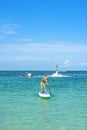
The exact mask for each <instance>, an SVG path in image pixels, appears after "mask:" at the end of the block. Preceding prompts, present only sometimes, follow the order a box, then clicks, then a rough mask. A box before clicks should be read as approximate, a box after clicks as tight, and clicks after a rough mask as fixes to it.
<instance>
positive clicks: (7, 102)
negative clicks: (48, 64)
mask: <svg viewBox="0 0 87 130" xmlns="http://www.w3.org/2000/svg"><path fill="white" fill-rule="evenodd" d="M25 72H26V71H0V130H87V71H66V72H59V73H60V74H61V75H62V76H60V77H54V76H52V74H53V73H54V72H53V71H28V72H30V73H32V74H33V77H30V78H29V77H28V78H26V77H24V76H23V74H24V73H25ZM46 74H47V75H48V80H49V85H50V92H51V98H48V99H45V98H41V97H39V95H38V93H39V90H40V81H41V79H42V77H43V76H44V75H46ZM47 91H48V92H49V88H48V86H47Z"/></svg>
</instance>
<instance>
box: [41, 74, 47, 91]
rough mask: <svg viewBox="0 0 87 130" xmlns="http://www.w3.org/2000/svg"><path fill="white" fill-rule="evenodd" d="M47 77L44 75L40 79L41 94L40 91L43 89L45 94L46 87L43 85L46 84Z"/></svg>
mask: <svg viewBox="0 0 87 130" xmlns="http://www.w3.org/2000/svg"><path fill="white" fill-rule="evenodd" d="M47 78H48V77H47V75H45V76H44V77H43V78H42V81H41V82H40V92H42V89H44V91H45V92H46V85H45V83H47V84H48V79H47Z"/></svg>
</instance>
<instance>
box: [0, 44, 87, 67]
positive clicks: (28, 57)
mask: <svg viewBox="0 0 87 130" xmlns="http://www.w3.org/2000/svg"><path fill="white" fill-rule="evenodd" d="M0 55H1V56H2V57H3V59H2V58H0V62H1V63H2V62H3V61H6V62H7V61H8V65H9V62H11V63H12V62H13V63H14V62H15V63H20V65H22V66H25V65H26V64H27V65H29V64H32V63H33V65H35V64H38V65H44V64H47V65H48V66H49V67H50V66H51V65H53V66H55V64H59V65H60V66H63V67H65V68H67V69H68V68H69V67H70V68H72V67H74V68H75V67H76V66H80V67H84V66H85V67H86V65H87V62H85V61H86V59H87V57H86V56H87V45H85V44H83V45H77V44H67V43H66V44H64V43H54V44H52V43H29V44H28V43H27V44H26V43H25V44H0ZM8 57H9V58H8ZM79 63H80V64H79ZM5 64H6V63H5ZM83 65H84V66H83ZM77 68H78V67H77Z"/></svg>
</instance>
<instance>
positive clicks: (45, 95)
mask: <svg viewBox="0 0 87 130" xmlns="http://www.w3.org/2000/svg"><path fill="white" fill-rule="evenodd" d="M39 96H40V97H43V98H49V97H51V95H50V94H49V93H45V92H44V91H43V92H39Z"/></svg>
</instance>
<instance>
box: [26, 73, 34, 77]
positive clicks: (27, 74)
mask: <svg viewBox="0 0 87 130" xmlns="http://www.w3.org/2000/svg"><path fill="white" fill-rule="evenodd" d="M24 76H25V77H32V76H33V75H32V74H31V73H28V72H26V73H25V74H24Z"/></svg>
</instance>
